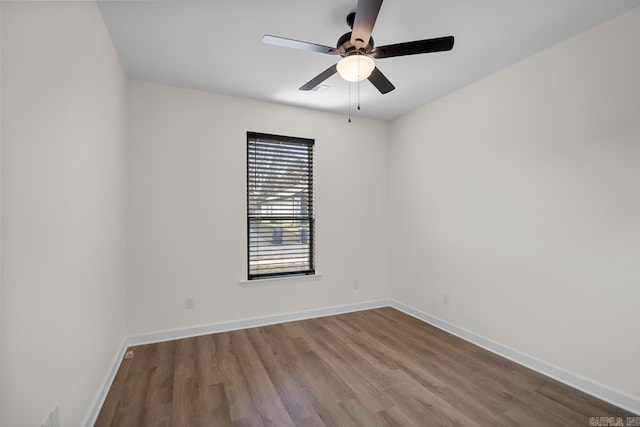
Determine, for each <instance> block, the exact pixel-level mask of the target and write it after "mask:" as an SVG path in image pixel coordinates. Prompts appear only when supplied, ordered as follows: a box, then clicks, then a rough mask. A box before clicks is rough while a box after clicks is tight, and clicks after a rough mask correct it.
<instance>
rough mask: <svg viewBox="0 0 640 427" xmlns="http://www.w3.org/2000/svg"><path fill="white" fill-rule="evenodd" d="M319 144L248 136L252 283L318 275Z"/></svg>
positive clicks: (253, 134)
mask: <svg viewBox="0 0 640 427" xmlns="http://www.w3.org/2000/svg"><path fill="white" fill-rule="evenodd" d="M313 144H314V140H313V139H305V138H294V137H288V136H278V135H267V134H262V133H255V132H247V237H248V238H247V248H248V251H247V252H248V278H249V280H251V279H257V278H262V277H269V276H282V275H292V274H314V273H315V267H314V259H313V258H314V257H313V245H314V216H313Z"/></svg>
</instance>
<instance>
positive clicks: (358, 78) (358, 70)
mask: <svg viewBox="0 0 640 427" xmlns="http://www.w3.org/2000/svg"><path fill="white" fill-rule="evenodd" d="M359 78H360V58H358V79H359ZM358 111H360V80H358Z"/></svg>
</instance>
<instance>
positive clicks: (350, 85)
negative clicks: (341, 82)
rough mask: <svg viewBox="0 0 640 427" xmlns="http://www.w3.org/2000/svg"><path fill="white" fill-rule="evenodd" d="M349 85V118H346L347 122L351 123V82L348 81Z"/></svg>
mask: <svg viewBox="0 0 640 427" xmlns="http://www.w3.org/2000/svg"><path fill="white" fill-rule="evenodd" d="M348 85H349V120H347V122H348V123H351V83H348Z"/></svg>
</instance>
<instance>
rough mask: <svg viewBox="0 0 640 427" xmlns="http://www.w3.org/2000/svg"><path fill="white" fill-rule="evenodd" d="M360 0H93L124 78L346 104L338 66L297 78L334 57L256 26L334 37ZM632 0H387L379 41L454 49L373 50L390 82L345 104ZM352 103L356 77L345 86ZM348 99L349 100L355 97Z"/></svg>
mask: <svg viewBox="0 0 640 427" xmlns="http://www.w3.org/2000/svg"><path fill="white" fill-rule="evenodd" d="M356 3H357V0H324V1H318V0H315V1H311V0H235V1H233V0H229V1H222V0H199V1H195V0H168V1H167V0H164V1H114V0H103V1H100V2H99V4H100V8H101V10H102V14H103V16H104V19H105V22H106V24H107V27H108V28H109V31H110V32H111V35H112V37H113V40H114V42H115V45H116V47H117V49H118V51H119V53H120V57H121V59H122V62H123V63H124V67H125V69H126V71H127V74H128V75H129V77H130V78H133V79H140V80H147V81H152V82H158V83H165V84H169V85H176V86H182V87H187V88H192V89H199V90H205V91H211V92H216V93H222V94H228V95H235V96H240V97H246V98H253V99H259V100H265V101H272V102H279V103H284V104H290V105H296V106H301V107H308V108H313V109H319V110H324V111H333V112H337V113H341V114H346V112H347V111H348V106H349V102H348V101H349V87H348V83H347V82H345V81H343V80H342V79H341V78H340V77H339V76H338V75H337V74H336V75H334V76H333V77H330V78H329V79H328V80H326V81H325V83H324V84H325V85H326V87H324V88H323V89H326V90H324V91H319V92H315V91H311V92H301V91H299V90H298V87H300V86H301V85H302V84H304V83H305V82H306V81H308V80H310V79H311V78H313V77H315V76H316V75H317V74H319V73H320V72H321V71H324V70H325V69H326V68H327V67H329V66H331V65H332V64H333V63H335V62H336V61H337V60H338V59H339V57H337V56H333V55H323V54H319V53H312V52H307V51H301V50H295V49H287V48H282V47H278V46H272V45H266V44H263V43H262V36H263V35H264V34H272V35H277V36H282V37H287V38H293V39H297V40H304V41H308V42H313V43H318V44H323V45H327V46H335V44H336V42H337V40H338V37H340V35H342V34H343V33H346V32H348V31H349V28H348V26H347V24H346V22H345V18H346V15H347V14H348V13H349V12H351V11H353V10H355V7H356ZM638 6H640V0H483V1H478V0H387V1H385V2H384V3H383V4H382V8H381V10H380V14H379V16H378V20H377V21H376V25H375V28H374V31H373V38H374V40H375V43H376V45H379V46H382V45H386V44H393V43H399V42H404V41H412V40H421V39H427V38H432V37H441V36H447V35H453V36H455V38H456V42H455V46H454V48H453V50H452V51H450V52H441V53H431V54H424V55H416V56H408V57H397V58H387V59H381V60H378V61H377V65H378V67H379V68H380V70H381V71H382V72H383V73H384V74H385V75H386V76H387V78H388V79H389V80H390V81H391V82H392V83H393V84H394V85H395V86H396V90H394V91H393V92H390V93H389V94H386V95H381V94H380V93H379V92H378V91H377V90H376V89H375V88H374V87H373V86H372V85H371V84H370V83H369V82H368V81H364V82H362V83H361V85H360V99H361V101H360V103H361V106H362V110H361V111H360V112H355V111H353V112H352V114H353V115H358V116H364V117H371V118H377V119H386V120H388V119H393V118H396V117H398V116H400V115H402V114H404V113H407V112H409V111H411V110H414V109H416V108H418V107H420V106H422V105H425V104H427V103H429V102H431V101H433V100H435V99H437V98H439V97H441V96H443V95H445V94H447V93H449V92H451V91H454V90H456V89H458V88H460V87H462V86H465V85H467V84H469V83H471V82H473V81H475V80H478V79H479V78H481V77H483V76H485V75H487V74H489V73H492V72H494V71H496V70H498V69H500V68H503V67H505V66H507V65H509V64H512V63H514V62H516V61H518V60H520V59H522V58H524V57H526V56H529V55H531V54H533V53H536V52H538V51H540V50H542V49H544V48H546V47H548V46H551V45H553V44H556V43H558V42H560V41H562V40H565V39H567V38H569V37H571V36H573V35H575V34H577V33H579V32H581V31H584V30H585V29H587V28H589V27H592V26H594V25H597V24H598V23H601V22H604V21H606V20H608V19H610V18H612V17H614V16H616V15H619V14H621V13H623V12H625V11H628V10H630V9H632V8H634V7H638ZM351 89H352V91H351V96H352V99H351V105H352V107H355V104H356V96H357V85H356V84H352V85H351ZM352 109H353V108H352Z"/></svg>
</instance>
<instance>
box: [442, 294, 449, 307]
mask: <svg viewBox="0 0 640 427" xmlns="http://www.w3.org/2000/svg"><path fill="white" fill-rule="evenodd" d="M442 303H443V304H444V305H449V294H442Z"/></svg>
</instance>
